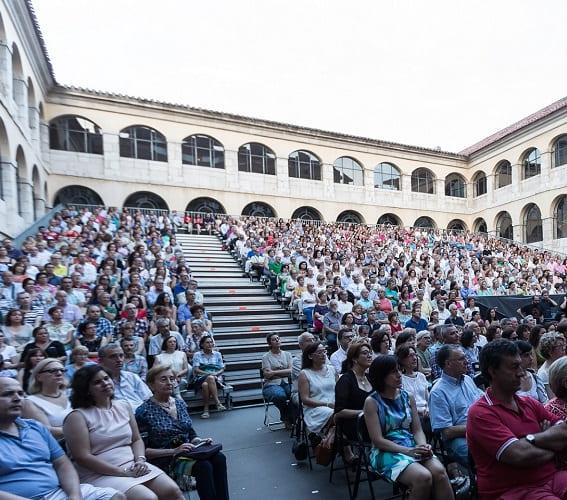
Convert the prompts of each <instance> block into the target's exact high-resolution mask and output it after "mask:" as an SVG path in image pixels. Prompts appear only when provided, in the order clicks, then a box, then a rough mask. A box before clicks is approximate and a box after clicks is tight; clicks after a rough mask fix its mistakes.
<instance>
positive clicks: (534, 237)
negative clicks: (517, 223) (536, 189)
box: [524, 203, 543, 243]
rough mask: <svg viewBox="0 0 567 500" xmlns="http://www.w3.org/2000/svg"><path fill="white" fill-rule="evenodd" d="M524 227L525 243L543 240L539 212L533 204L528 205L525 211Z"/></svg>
mask: <svg viewBox="0 0 567 500" xmlns="http://www.w3.org/2000/svg"><path fill="white" fill-rule="evenodd" d="M524 227H525V231H526V234H525V236H526V243H535V242H537V241H542V240H543V226H542V221H541V211H540V210H539V207H538V206H537V205H536V204H535V203H530V204H529V205H528V206H527V207H526V209H525V214H524Z"/></svg>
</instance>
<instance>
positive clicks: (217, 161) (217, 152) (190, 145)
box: [181, 134, 225, 170]
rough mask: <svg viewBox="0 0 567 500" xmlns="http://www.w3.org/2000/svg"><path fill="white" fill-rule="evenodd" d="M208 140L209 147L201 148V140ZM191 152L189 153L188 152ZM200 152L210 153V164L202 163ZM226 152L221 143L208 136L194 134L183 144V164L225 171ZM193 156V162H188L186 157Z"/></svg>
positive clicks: (184, 140)
mask: <svg viewBox="0 0 567 500" xmlns="http://www.w3.org/2000/svg"><path fill="white" fill-rule="evenodd" d="M202 139H206V140H207V141H208V145H207V147H203V146H200V145H199V144H198V141H199V140H202ZM188 150H189V151H188ZM199 151H206V152H207V153H208V162H204V161H201V159H200V155H199ZM224 153H225V150H224V146H223V145H222V143H221V142H220V141H218V140H217V139H215V138H214V137H211V136H210V135H206V134H192V135H190V136H188V137H186V138H185V139H183V142H182V143H181V163H182V164H183V165H192V166H195V167H205V168H215V169H221V170H223V169H224V168H225V155H224ZM190 156H192V158H193V160H194V161H193V162H191V161H186V160H185V158H186V157H190Z"/></svg>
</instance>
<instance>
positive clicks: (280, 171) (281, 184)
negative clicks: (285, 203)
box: [276, 157, 289, 196]
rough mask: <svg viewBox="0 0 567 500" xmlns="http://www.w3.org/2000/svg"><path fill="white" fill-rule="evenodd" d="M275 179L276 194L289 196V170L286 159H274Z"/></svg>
mask: <svg viewBox="0 0 567 500" xmlns="http://www.w3.org/2000/svg"><path fill="white" fill-rule="evenodd" d="M276 177H277V181H278V194H282V195H284V196H289V168H288V163H287V158H280V157H276Z"/></svg>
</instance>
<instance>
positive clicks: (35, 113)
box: [28, 108, 41, 151]
mask: <svg viewBox="0 0 567 500" xmlns="http://www.w3.org/2000/svg"><path fill="white" fill-rule="evenodd" d="M28 122H29V126H30V136H31V140H32V143H33V148H34V149H35V150H36V151H37V150H38V148H39V142H40V139H41V138H40V133H41V132H40V130H39V109H37V108H29V109H28Z"/></svg>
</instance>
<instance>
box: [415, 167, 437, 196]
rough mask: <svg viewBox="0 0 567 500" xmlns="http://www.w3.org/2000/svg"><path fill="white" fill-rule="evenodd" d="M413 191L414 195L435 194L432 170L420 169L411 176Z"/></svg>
mask: <svg viewBox="0 0 567 500" xmlns="http://www.w3.org/2000/svg"><path fill="white" fill-rule="evenodd" d="M411 190H412V191H413V192H414V193H426V194H435V177H434V176H433V173H432V172H431V170H428V169H426V168H418V169H416V170H414V171H413V172H412V174H411Z"/></svg>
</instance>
